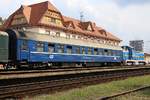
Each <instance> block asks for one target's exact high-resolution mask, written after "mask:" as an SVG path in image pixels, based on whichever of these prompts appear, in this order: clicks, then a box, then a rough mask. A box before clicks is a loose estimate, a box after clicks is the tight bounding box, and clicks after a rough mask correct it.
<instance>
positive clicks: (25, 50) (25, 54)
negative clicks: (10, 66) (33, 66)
mask: <svg viewBox="0 0 150 100" xmlns="http://www.w3.org/2000/svg"><path fill="white" fill-rule="evenodd" d="M20 51H21V52H20V60H22V61H28V60H29V47H28V40H22V41H21V50H20Z"/></svg>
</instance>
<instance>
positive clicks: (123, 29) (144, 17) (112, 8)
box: [65, 0, 150, 49]
mask: <svg viewBox="0 0 150 100" xmlns="http://www.w3.org/2000/svg"><path fill="white" fill-rule="evenodd" d="M65 1H66V5H67V6H68V8H69V9H71V10H81V11H84V13H86V14H87V15H88V16H89V17H88V19H86V20H93V21H95V22H96V23H97V24H98V25H99V26H102V27H104V28H105V29H107V30H108V31H110V32H112V33H114V34H115V35H117V36H118V37H120V38H121V39H122V40H123V43H122V44H126V45H127V44H128V41H129V40H135V39H141V40H145V41H150V39H149V36H150V35H149V34H150V28H149V26H150V19H149V18H150V3H149V2H148V1H147V0H143V2H141V1H142V0H141V1H139V0H137V2H136V0H130V2H128V6H126V7H123V6H121V4H118V2H120V3H122V4H124V5H125V4H126V3H127V2H121V1H123V0H109V2H108V1H107V2H100V1H97V3H91V2H90V1H89V0H82V1H80V0H65ZM117 1H118V2H117ZM85 17H86V16H85ZM86 18H87V17H86ZM145 43H146V42H145ZM146 45H147V43H146ZM149 49H150V48H149Z"/></svg>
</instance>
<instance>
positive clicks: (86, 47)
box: [4, 1, 122, 67]
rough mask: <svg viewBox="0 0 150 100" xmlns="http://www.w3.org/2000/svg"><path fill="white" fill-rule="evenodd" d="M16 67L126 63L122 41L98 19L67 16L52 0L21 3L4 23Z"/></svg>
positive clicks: (10, 52) (12, 61)
mask: <svg viewBox="0 0 150 100" xmlns="http://www.w3.org/2000/svg"><path fill="white" fill-rule="evenodd" d="M4 28H5V30H6V32H7V33H8V36H9V57H8V58H9V61H10V64H12V63H13V65H15V66H25V65H29V66H30V65H31V66H30V67H36V66H42V65H43V66H48V65H49V66H100V65H111V64H120V63H121V62H122V48H121V47H120V46H119V43H120V42H121V40H120V39H119V38H117V37H116V36H114V35H112V34H111V33H109V32H107V31H106V30H104V29H103V28H101V27H98V26H96V24H95V23H94V22H91V21H87V22H85V21H82V20H77V19H74V18H70V17H66V16H64V15H62V14H61V12H60V11H59V10H58V9H57V8H56V7H54V6H53V5H52V4H51V3H50V2H48V1H46V2H42V3H38V4H33V5H29V6H21V7H20V8H19V9H18V10H17V11H16V12H14V13H13V14H12V15H11V16H10V17H9V18H8V20H7V21H6V23H5V24H4Z"/></svg>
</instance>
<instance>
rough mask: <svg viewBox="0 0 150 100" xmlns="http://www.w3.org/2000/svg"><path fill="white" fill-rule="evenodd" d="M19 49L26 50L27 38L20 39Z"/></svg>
mask: <svg viewBox="0 0 150 100" xmlns="http://www.w3.org/2000/svg"><path fill="white" fill-rule="evenodd" d="M21 50H28V41H27V40H23V41H22V45H21Z"/></svg>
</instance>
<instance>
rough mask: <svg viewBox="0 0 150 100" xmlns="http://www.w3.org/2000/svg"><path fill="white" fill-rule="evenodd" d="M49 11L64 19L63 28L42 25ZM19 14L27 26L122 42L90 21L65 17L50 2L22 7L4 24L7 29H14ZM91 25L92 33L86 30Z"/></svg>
mask: <svg viewBox="0 0 150 100" xmlns="http://www.w3.org/2000/svg"><path fill="white" fill-rule="evenodd" d="M47 10H49V11H52V12H55V13H58V14H59V15H60V16H61V18H62V22H63V26H58V25H54V24H53V25H51V24H50V25H46V24H42V23H40V21H41V19H42V17H43V16H44V14H45V13H46V11H47ZM17 13H22V14H23V15H24V16H25V18H26V20H27V26H42V27H44V26H45V27H53V28H58V29H63V30H65V31H71V32H75V33H77V34H84V35H90V36H95V37H100V38H105V39H111V40H115V41H121V40H120V39H119V38H117V37H116V36H114V35H112V34H111V33H109V32H106V31H105V30H104V29H103V28H101V27H98V26H96V24H95V23H93V22H90V21H88V22H81V21H80V20H77V19H74V18H70V17H66V16H63V15H62V14H61V12H60V11H59V10H58V9H57V8H56V7H54V6H53V5H52V4H51V3H50V2H48V1H46V2H42V3H38V4H33V5H29V6H21V7H20V8H19V9H18V10H17V11H16V12H14V13H13V14H12V15H11V16H10V17H9V18H8V19H7V21H6V22H5V24H4V27H5V28H11V27H12V26H11V22H12V20H13V17H14V16H15V14H17ZM70 23H71V24H72V25H73V28H68V25H69V24H70ZM89 25H91V27H92V31H88V30H86V29H87V27H88V26H89ZM102 31H103V32H105V34H103V33H102Z"/></svg>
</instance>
